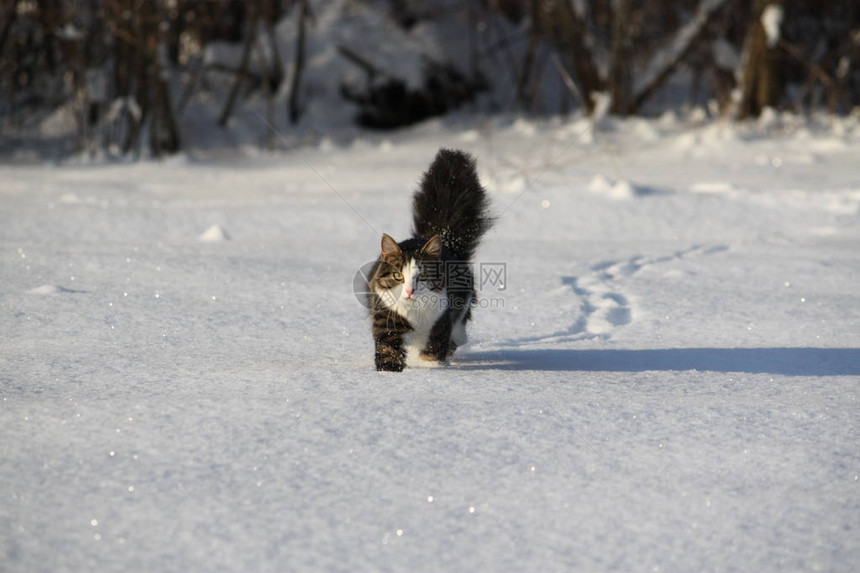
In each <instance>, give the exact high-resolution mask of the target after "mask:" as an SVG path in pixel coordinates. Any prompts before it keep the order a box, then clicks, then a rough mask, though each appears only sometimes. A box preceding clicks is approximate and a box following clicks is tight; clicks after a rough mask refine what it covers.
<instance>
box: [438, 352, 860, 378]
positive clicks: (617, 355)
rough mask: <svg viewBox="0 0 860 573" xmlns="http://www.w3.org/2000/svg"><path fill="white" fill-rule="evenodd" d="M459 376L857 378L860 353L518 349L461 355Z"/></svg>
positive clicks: (455, 361)
mask: <svg viewBox="0 0 860 573" xmlns="http://www.w3.org/2000/svg"><path fill="white" fill-rule="evenodd" d="M453 362H454V366H455V367H456V368H459V369H461V370H519V371H527V370H532V371H569V372H645V371H666V372H669V371H685V370H700V371H711V372H745V373H748V374H781V375H786V376H856V375H860V348H663V349H654V350H623V349H597V350H576V349H524V348H505V349H502V350H485V351H472V352H467V353H465V354H463V355H462V356H460V357H459V359H455V360H454V361H453Z"/></svg>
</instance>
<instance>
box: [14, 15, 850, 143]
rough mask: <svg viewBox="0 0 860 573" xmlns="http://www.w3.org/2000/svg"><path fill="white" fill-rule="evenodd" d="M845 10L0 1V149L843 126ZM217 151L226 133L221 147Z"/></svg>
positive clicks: (847, 88) (846, 55)
mask: <svg viewBox="0 0 860 573" xmlns="http://www.w3.org/2000/svg"><path fill="white" fill-rule="evenodd" d="M858 19H860V2H857V0H830V1H828V2H821V1H815V0H785V1H781V0H460V1H445V0H437V1H432V0H431V1H424V2H422V1H417V0H247V1H238V0H0V152H10V151H14V150H15V149H16V148H17V147H20V146H28V145H29V146H34V147H37V146H42V147H52V149H54V150H55V152H56V153H60V154H64V153H65V154H68V153H80V152H89V153H103V154H108V155H112V156H119V157H122V156H132V157H136V156H139V155H141V154H145V155H154V156H161V155H166V154H172V153H176V152H178V151H180V150H183V149H185V148H195V147H197V146H205V144H206V141H210V140H213V139H218V140H219V141H222V142H228V143H229V142H232V143H234V144H235V143H242V142H248V141H251V142H253V143H254V144H258V145H261V146H267V147H273V146H274V145H275V144H276V138H277V137H278V136H277V133H294V132H302V133H306V132H307V131H308V130H314V131H316V132H324V131H326V130H331V129H337V128H338V127H339V126H343V125H347V124H349V125H351V126H361V127H364V128H372V129H393V128H397V127H401V126H405V125H409V124H412V123H415V122H418V121H421V120H424V119H426V118H429V117H434V116H440V115H444V114H449V113H452V112H456V113H457V114H461V115H467V116H468V115H472V114H475V115H480V114H496V113H515V114H528V115H534V116H544V115H565V114H570V113H582V114H589V115H593V116H594V115H601V114H605V113H611V114H615V115H619V116H627V115H644V116H651V115H658V114H661V113H665V112H667V110H668V111H673V112H676V113H683V112H685V111H689V110H693V109H695V110H699V113H704V114H707V115H709V116H712V117H726V118H732V119H738V120H743V119H746V118H750V117H757V116H759V115H760V114H761V113H762V112H763V110H767V109H768V108H774V109H778V110H790V111H793V112H796V113H812V112H817V111H828V112H831V113H838V114H845V113H853V112H854V110H855V106H857V104H858V101H860V73H858V63H860V62H858V56H860V22H858ZM219 138H220V139H219Z"/></svg>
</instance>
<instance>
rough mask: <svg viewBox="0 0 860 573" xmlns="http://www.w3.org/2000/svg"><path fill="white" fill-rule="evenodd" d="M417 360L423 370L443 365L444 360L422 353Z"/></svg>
mask: <svg viewBox="0 0 860 573" xmlns="http://www.w3.org/2000/svg"><path fill="white" fill-rule="evenodd" d="M419 358H421V366H422V367H423V368H437V367H439V366H444V365H445V360H444V359H440V358H439V357H438V356H436V355H435V354H430V353H429V352H422V353H421V354H420V355H419Z"/></svg>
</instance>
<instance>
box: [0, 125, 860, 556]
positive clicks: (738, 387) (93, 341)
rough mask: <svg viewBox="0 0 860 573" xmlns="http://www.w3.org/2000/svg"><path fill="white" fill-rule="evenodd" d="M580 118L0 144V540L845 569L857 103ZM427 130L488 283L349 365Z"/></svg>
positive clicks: (859, 487) (858, 459)
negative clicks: (2, 152)
mask: <svg viewBox="0 0 860 573" xmlns="http://www.w3.org/2000/svg"><path fill="white" fill-rule="evenodd" d="M597 127H598V129H597V130H596V132H595V131H592V130H590V129H589V124H588V122H587V121H585V120H578V121H574V120H572V121H571V122H569V123H565V122H561V121H555V122H549V123H534V122H530V121H524V120H513V119H511V120H508V119H497V118H494V119H488V120H485V121H483V122H479V123H477V124H474V125H461V124H458V123H456V122H430V123H427V124H423V125H421V126H419V127H417V128H415V129H412V130H410V131H406V132H402V133H399V134H396V135H388V136H382V135H366V136H363V137H362V138H361V139H357V140H355V141H354V142H352V143H349V144H345V145H341V144H339V143H336V142H332V141H330V140H324V141H323V142H322V143H321V144H320V145H319V146H316V147H310V148H308V147H305V148H301V149H299V150H294V151H292V152H288V153H280V154H275V155H262V156H260V155H258V156H248V155H246V156H245V157H242V158H235V159H230V160H226V159H216V158H213V157H209V158H205V157H204V158H200V157H195V158H187V157H186V158H182V159H179V160H173V161H168V162H165V163H152V162H144V163H141V164H136V165H116V164H95V165H82V164H69V165H65V166H62V167H52V166H16V165H9V164H6V165H3V166H2V167H0V262H1V263H0V264H2V266H0V341H2V349H0V570H2V571H4V572H5V571H10V572H28V573H29V572H37V571H85V570H100V571H160V572H169V571H183V572H184V571H216V570H217V571H311V570H314V571H404V570H411V571H503V570H520V571H570V570H580V571H609V570H611V571H625V572H627V571H678V572H689V571H780V572H781V571H812V570H823V571H853V570H855V568H856V566H857V563H860V445H858V444H860V402H858V393H860V288H858V285H860V225H858V216H860V210H858V209H860V169H858V165H860V145H858V143H860V127H858V125H857V121H856V120H853V119H829V118H819V119H816V120H814V121H810V122H806V121H801V120H798V119H796V118H791V117H782V116H780V115H779V114H766V115H765V119H764V120H763V121H762V122H761V123H760V124H759V125H754V126H746V127H738V126H733V125H731V124H719V123H707V122H704V123H699V124H695V122H692V121H691V120H685V121H681V120H678V119H676V118H674V117H673V116H666V117H664V118H662V119H659V120H653V121H644V120H630V121H627V122H623V123H622V122H618V121H615V120H611V119H603V120H601V121H600V122H599V124H598V126H597ZM440 146H447V147H458V148H464V149H467V150H470V151H471V152H473V153H474V154H475V155H476V157H477V158H478V162H479V165H480V167H481V175H482V177H483V179H484V181H485V184H486V186H487V187H488V189H490V190H491V193H492V199H493V204H494V209H495V212H496V213H497V214H498V215H499V220H498V225H497V226H496V228H495V229H494V231H493V232H491V233H490V235H489V236H488V237H487V239H486V241H485V244H484V246H483V248H482V250H481V252H480V260H481V261H482V262H487V263H504V264H505V265H506V266H505V270H506V277H505V283H504V285H505V288H504V290H499V289H498V288H497V287H492V288H487V289H485V290H483V291H482V292H481V296H482V299H483V300H485V301H487V303H486V307H485V308H482V309H480V310H479V311H478V312H476V320H475V323H474V324H473V326H472V328H471V337H472V343H471V345H470V346H468V347H466V348H464V349H462V350H461V351H459V353H458V355H457V357H456V360H455V361H454V362H453V364H452V365H451V366H450V367H448V368H444V369H423V370H422V369H420V370H410V371H407V372H404V373H402V374H391V373H377V372H375V371H374V370H373V366H372V345H371V340H370V336H369V330H370V325H369V321H368V320H367V319H366V317H365V313H364V309H363V308H362V306H361V305H360V304H359V303H358V302H357V300H356V298H355V297H354V296H353V292H352V280H353V276H354V273H355V272H356V270H357V269H358V268H359V267H360V265H361V264H362V263H364V262H366V261H368V260H370V259H373V258H374V257H375V256H376V249H377V246H378V242H379V236H380V234H381V233H382V232H388V233H390V234H392V235H393V236H395V237H396V238H398V239H402V238H405V236H406V233H407V231H408V228H409V220H408V219H409V194H410V193H411V191H412V189H414V186H415V184H416V181H417V180H418V177H419V176H420V174H421V171H422V170H423V169H424V168H425V167H426V165H427V164H428V162H429V161H430V159H431V158H432V156H433V154H434V153H435V151H436V149H437V148H438V147H440Z"/></svg>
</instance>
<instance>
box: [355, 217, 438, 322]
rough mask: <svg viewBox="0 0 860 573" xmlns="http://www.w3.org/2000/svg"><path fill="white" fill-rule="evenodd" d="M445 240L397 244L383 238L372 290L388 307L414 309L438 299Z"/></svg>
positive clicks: (390, 239) (389, 238)
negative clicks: (443, 241) (443, 242)
mask: <svg viewBox="0 0 860 573" xmlns="http://www.w3.org/2000/svg"><path fill="white" fill-rule="evenodd" d="M442 276H443V274H442V237H441V236H439V235H436V236H434V237H431V238H430V239H428V240H427V241H424V240H421V239H410V240H408V241H404V242H403V243H401V244H398V243H397V241H395V240H394V239H393V238H392V237H391V236H389V235H385V234H383V235H382V243H381V245H380V254H379V260H378V262H377V265H376V271H375V272H374V273H373V276H372V278H371V280H370V284H369V286H370V290H371V291H372V292H374V293H375V294H376V295H377V296H378V297H379V301H380V302H381V304H383V305H384V306H386V307H388V308H392V309H395V308H397V307H400V308H404V309H405V308H406V307H410V306H412V307H415V308H419V307H421V306H422V305H425V304H428V303H429V302H430V301H431V300H438V297H439V295H440V294H441V293H442V291H443V290H444V289H443V284H442V283H443V281H442Z"/></svg>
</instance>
